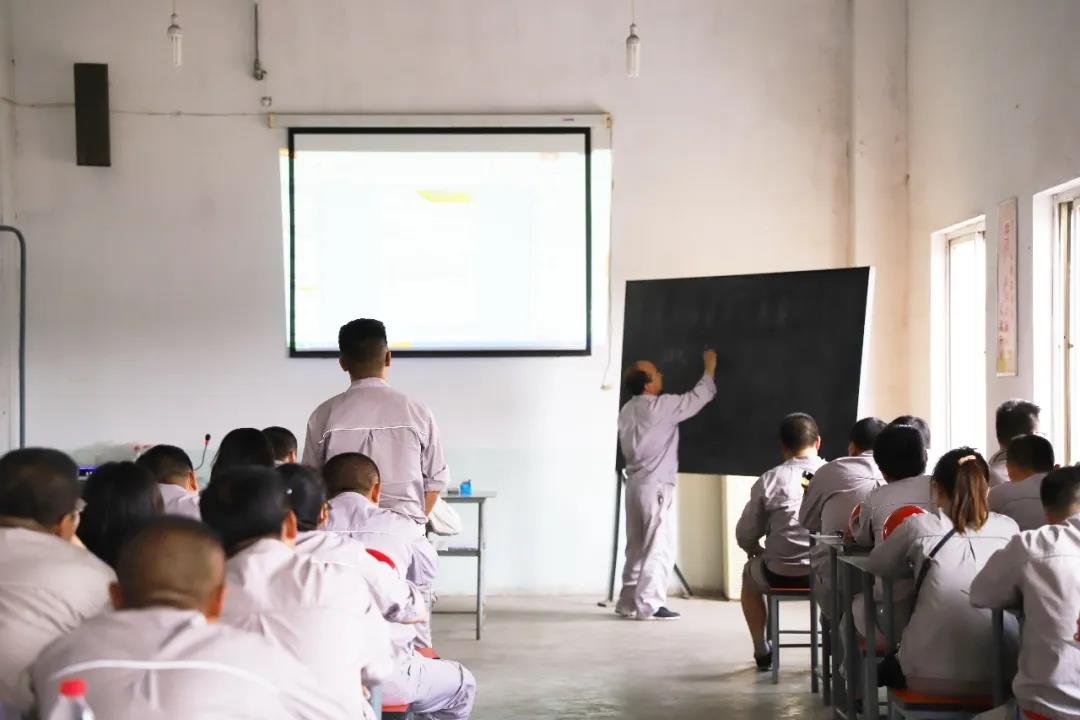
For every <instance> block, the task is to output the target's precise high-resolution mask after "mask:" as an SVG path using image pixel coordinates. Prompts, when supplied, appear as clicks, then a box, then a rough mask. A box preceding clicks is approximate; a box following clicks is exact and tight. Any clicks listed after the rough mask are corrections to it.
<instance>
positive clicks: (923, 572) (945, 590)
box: [869, 447, 1019, 696]
mask: <svg viewBox="0 0 1080 720" xmlns="http://www.w3.org/2000/svg"><path fill="white" fill-rule="evenodd" d="M931 483H932V486H933V492H934V500H935V504H936V506H937V507H936V509H935V510H934V511H933V512H928V513H924V514H922V515H913V516H911V517H909V518H907V519H906V520H905V521H904V522H903V523H902V524H901V525H900V526H899V527H897V528H896V530H894V531H893V532H892V534H891V535H890V536H889V538H888V539H887V540H885V541H883V542H881V543H879V544H878V545H876V546H875V547H874V550H873V552H871V553H870V562H869V570H870V571H872V572H873V573H874V574H875V575H878V576H881V577H884V578H897V579H898V578H906V577H911V576H912V575H914V576H915V578H916V580H915V594H914V598H913V599H914V609H913V612H912V615H911V620H910V621H909V622H908V624H907V627H905V628H904V631H903V633H902V635H901V638H900V651H899V653H898V654H897V655H896V661H897V663H898V664H893V663H890V662H889V661H888V660H887V661H886V663H884V665H886V666H890V665H891V666H892V670H891V672H883V673H882V679H883V680H885V681H886V682H887V684H888V686H889V687H895V688H907V689H910V690H912V691H914V692H916V693H922V694H929V695H964V696H971V695H989V694H990V693H991V691H992V687H991V681H992V678H993V673H992V668H993V664H992V663H989V662H987V661H986V659H987V658H989V657H993V636H992V632H991V625H990V613H989V612H987V611H984V610H978V609H976V608H973V607H972V606H971V601H970V599H969V592H970V590H971V582H972V580H973V579H974V578H975V576H976V575H977V574H978V572H979V571H980V570H981V569H982V567H983V566H984V565H985V564H986V561H987V560H989V558H990V556H991V555H993V554H994V553H995V552H997V551H998V550H1000V549H1001V548H1003V547H1005V545H1006V544H1007V543H1008V542H1009V540H1010V539H1012V538H1013V537H1014V536H1015V535H1016V534H1017V533H1018V532H1019V528H1018V527H1017V526H1016V523H1015V522H1013V520H1012V519H1011V518H1008V517H1005V516H1004V515H998V514H996V513H992V512H990V510H989V508H988V506H987V496H988V494H989V492H990V468H989V467H988V466H987V464H986V461H985V460H984V459H983V457H982V456H981V455H979V453H978V452H976V451H975V450H973V449H971V448H969V447H962V448H958V449H956V450H950V451H949V452H947V453H945V455H943V456H942V458H941V459H940V460H939V461H938V463H937V465H936V466H935V467H934V474H933V476H932V478H931Z"/></svg>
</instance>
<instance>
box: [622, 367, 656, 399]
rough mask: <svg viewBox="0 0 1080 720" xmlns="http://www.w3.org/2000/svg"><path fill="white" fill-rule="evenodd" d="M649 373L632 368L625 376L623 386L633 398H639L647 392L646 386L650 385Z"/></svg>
mask: <svg viewBox="0 0 1080 720" xmlns="http://www.w3.org/2000/svg"><path fill="white" fill-rule="evenodd" d="M650 379H651V378H650V377H649V373H647V372H645V371H644V370H642V369H641V368H638V367H632V368H630V369H629V370H627V371H626V374H625V375H624V376H623V385H624V386H625V387H626V392H627V393H629V394H630V396H631V397H637V396H638V395H640V394H641V393H643V392H645V386H646V385H648V384H649V380H650Z"/></svg>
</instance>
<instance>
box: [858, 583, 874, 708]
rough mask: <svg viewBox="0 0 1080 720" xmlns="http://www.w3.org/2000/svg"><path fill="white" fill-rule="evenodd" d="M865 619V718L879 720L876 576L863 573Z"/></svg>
mask: <svg viewBox="0 0 1080 720" xmlns="http://www.w3.org/2000/svg"><path fill="white" fill-rule="evenodd" d="M861 575H862V591H863V617H864V620H865V622H866V667H865V668H863V687H864V688H865V689H864V691H863V717H865V718H867V720H877V718H878V691H877V617H876V612H875V608H874V576H873V575H871V574H870V573H865V572H864V573H861Z"/></svg>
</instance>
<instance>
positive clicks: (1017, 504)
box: [990, 473, 1046, 530]
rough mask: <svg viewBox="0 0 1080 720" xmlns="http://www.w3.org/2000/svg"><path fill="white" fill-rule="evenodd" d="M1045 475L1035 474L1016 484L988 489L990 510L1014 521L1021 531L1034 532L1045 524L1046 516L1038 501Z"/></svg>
mask: <svg viewBox="0 0 1080 720" xmlns="http://www.w3.org/2000/svg"><path fill="white" fill-rule="evenodd" d="M1045 477H1046V473H1035V474H1034V475H1031V476H1030V477H1028V478H1026V479H1024V480H1019V481H1017V482H1007V483H1005V484H1003V485H997V486H995V487H993V488H991V489H990V509H991V510H993V511H994V512H996V513H1000V514H1002V515H1007V516H1009V517H1011V518H1012V519H1013V520H1015V521H1016V524H1017V525H1018V526H1019V527H1020V529H1021V530H1035V529H1038V528H1040V527H1042V526H1043V525H1045V524H1046V514H1045V513H1044V512H1043V507H1042V502H1041V501H1040V500H1039V489H1040V488H1041V487H1042V481H1043V478H1045Z"/></svg>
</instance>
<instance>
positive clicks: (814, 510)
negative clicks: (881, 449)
mask: <svg viewBox="0 0 1080 720" xmlns="http://www.w3.org/2000/svg"><path fill="white" fill-rule="evenodd" d="M884 428H885V422H884V421H882V420H880V419H878V418H876V417H868V418H863V419H862V420H860V421H859V422H857V423H855V427H853V428H852V429H851V435H850V437H849V439H848V456H847V457H842V458H837V459H836V460H833V461H832V462H829V463H825V464H824V465H822V466H821V467H820V468H818V471H817V472H816V473H814V479H813V480H812V481H811V482H810V484H809V485H808V486H807V488H806V493H805V494H804V495H803V499H802V505H800V507H799V524H800V525H802V526H803V527H804V528H806V529H807V530H809V531H810V532H811V533H820V534H823V535H836V534H841V535H842V534H843V533H844V532H845V531H846V530H847V527H848V518H850V517H851V511H852V510H853V509H854V508H855V506H856V505H858V504H859V503H861V502H862V501H863V500H865V499H866V498H867V497H868V496H869V495H870V493H871V492H873V491H874V490H875V489H877V488H878V487H879V486H880V485H881V484H882V483H883V482H884V480H883V479H882V477H881V471H880V470H878V466H877V463H876V462H874V443H875V442H876V441H877V437H878V435H879V434H881V431H882V430H883V429H884ZM828 561H829V552H828V548H826V547H825V546H824V545H819V546H817V547H815V548H814V549H813V550H812V551H811V554H810V564H811V566H812V567H813V572H814V589H815V593H816V594H817V595H818V599H819V604H820V606H821V609H822V611H823V612H824V613H826V614H827V612H828V608H829V605H830V603H829V601H828V599H829V598H830V597H831V588H830V587H829V572H828Z"/></svg>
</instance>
